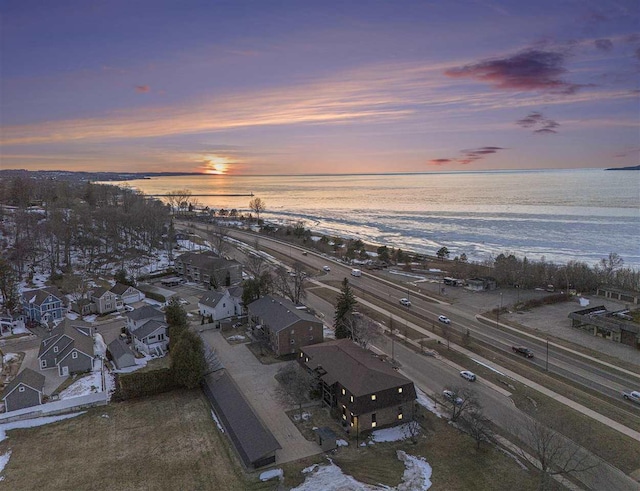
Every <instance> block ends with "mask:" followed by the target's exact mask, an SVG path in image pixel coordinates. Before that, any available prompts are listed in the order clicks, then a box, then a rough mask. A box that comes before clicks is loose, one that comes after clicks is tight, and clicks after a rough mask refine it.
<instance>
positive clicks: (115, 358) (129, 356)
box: [107, 338, 136, 370]
mask: <svg viewBox="0 0 640 491" xmlns="http://www.w3.org/2000/svg"><path fill="white" fill-rule="evenodd" d="M107 350H108V352H109V354H110V355H111V361H112V362H113V364H114V365H115V367H116V368H117V369H118V370H122V369H123V368H127V367H132V366H135V364H136V357H135V355H134V354H133V351H131V349H130V348H129V345H128V344H127V343H125V342H124V340H123V339H120V338H116V339H114V340H113V341H111V342H110V343H109V345H108V346H107Z"/></svg>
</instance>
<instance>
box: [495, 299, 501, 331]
mask: <svg viewBox="0 0 640 491" xmlns="http://www.w3.org/2000/svg"><path fill="white" fill-rule="evenodd" d="M501 310H502V293H500V307H498V315H496V327H500V311H501Z"/></svg>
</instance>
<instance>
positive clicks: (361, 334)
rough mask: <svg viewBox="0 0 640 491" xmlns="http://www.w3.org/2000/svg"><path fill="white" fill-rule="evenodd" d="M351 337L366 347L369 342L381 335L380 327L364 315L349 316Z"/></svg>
mask: <svg viewBox="0 0 640 491" xmlns="http://www.w3.org/2000/svg"><path fill="white" fill-rule="evenodd" d="M348 324H349V329H350V330H351V337H352V339H353V340H354V341H355V342H356V343H358V344H359V345H360V346H362V347H363V348H364V349H367V347H368V346H369V344H370V343H372V342H374V341H375V340H377V339H378V338H380V336H382V327H381V326H380V324H378V323H377V322H375V321H374V320H373V319H370V318H369V317H365V316H353V315H352V316H351V317H350V318H349V320H348Z"/></svg>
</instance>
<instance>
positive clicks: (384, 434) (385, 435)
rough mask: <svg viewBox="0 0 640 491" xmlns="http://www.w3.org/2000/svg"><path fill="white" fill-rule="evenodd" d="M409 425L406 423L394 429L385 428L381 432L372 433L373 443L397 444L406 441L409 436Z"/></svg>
mask: <svg viewBox="0 0 640 491" xmlns="http://www.w3.org/2000/svg"><path fill="white" fill-rule="evenodd" d="M409 434H410V433H409V424H408V423H405V424H402V425H398V426H393V427H392V428H383V429H381V430H375V431H373V432H372V433H371V442H375V443H382V442H397V441H399V440H404V439H405V438H407V435H409Z"/></svg>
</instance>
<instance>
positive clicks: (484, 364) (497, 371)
mask: <svg viewBox="0 0 640 491" xmlns="http://www.w3.org/2000/svg"><path fill="white" fill-rule="evenodd" d="M471 359H472V360H473V361H475V362H476V363H477V364H478V365H482V366H483V367H485V368H488V369H489V370H491V371H492V372H496V373H497V374H498V375H504V373H502V372H501V371H500V370H497V369H495V368H493V367H492V366H491V365H487V364H486V363H482V362H481V361H479V360H476V359H474V358H471ZM504 376H505V377H506V375H504Z"/></svg>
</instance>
